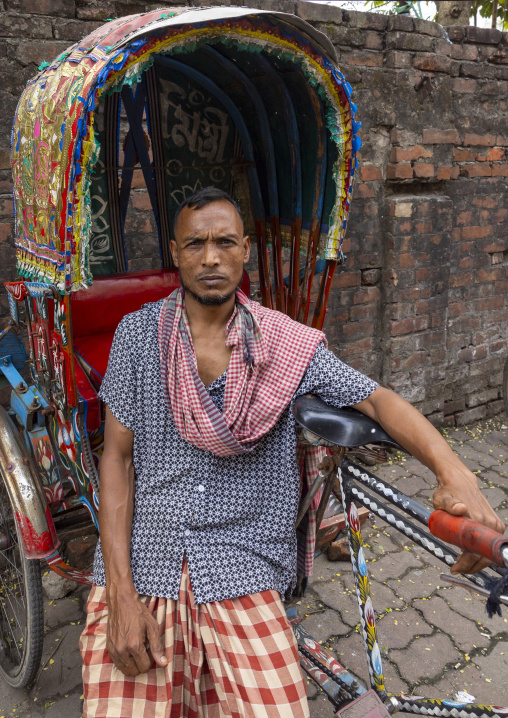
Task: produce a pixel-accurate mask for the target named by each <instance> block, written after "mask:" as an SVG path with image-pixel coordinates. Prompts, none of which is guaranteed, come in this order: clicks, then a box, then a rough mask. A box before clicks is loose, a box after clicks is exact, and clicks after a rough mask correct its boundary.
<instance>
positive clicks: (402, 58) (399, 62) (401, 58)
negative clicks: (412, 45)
mask: <svg viewBox="0 0 508 718" xmlns="http://www.w3.org/2000/svg"><path fill="white" fill-rule="evenodd" d="M385 58H386V59H385V67H390V68H394V69H401V68H407V67H412V66H413V56H412V54H411V53H410V52H403V51H402V50H388V52H387V53H386V55H385Z"/></svg>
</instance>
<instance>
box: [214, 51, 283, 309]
mask: <svg viewBox="0 0 508 718" xmlns="http://www.w3.org/2000/svg"><path fill="white" fill-rule="evenodd" d="M203 49H204V51H205V52H206V53H207V54H208V55H209V56H210V57H213V58H214V59H215V60H216V61H217V62H219V63H220V64H221V65H222V66H223V67H224V69H226V70H227V71H228V72H229V73H230V74H232V75H233V77H235V79H236V80H237V81H238V82H239V83H240V84H241V85H242V86H243V87H244V88H245V89H246V91H247V92H248V94H249V95H250V99H251V100H252V103H253V104H254V107H255V110H256V113H257V118H258V122H259V124H260V127H261V131H262V134H263V143H262V149H263V153H264V155H265V163H266V173H267V179H268V202H269V211H270V227H271V233H272V249H273V268H274V274H275V306H276V308H277V309H278V310H279V311H284V310H285V305H286V302H285V296H284V282H283V276H282V241H281V236H280V215H279V191H278V185H277V168H276V164H275V148H274V144H273V137H272V132H271V129H270V123H269V120H268V115H267V113H266V109H265V106H264V103H263V100H262V98H261V95H260V94H259V92H258V90H257V88H256V86H255V85H254V83H253V82H252V80H250V79H249V78H248V77H247V75H245V73H244V72H242V70H240V69H239V68H238V67H237V66H236V65H235V64H234V63H233V62H231V60H229V59H228V58H226V57H224V56H223V55H222V54H221V53H220V52H218V51H217V50H215V49H214V48H212V47H209V46H207V47H206V48H203ZM270 68H271V65H270Z"/></svg>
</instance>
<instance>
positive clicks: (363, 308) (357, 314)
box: [349, 304, 379, 322]
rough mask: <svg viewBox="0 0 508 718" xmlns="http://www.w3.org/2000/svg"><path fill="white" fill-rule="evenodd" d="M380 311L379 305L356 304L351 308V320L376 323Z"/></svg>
mask: <svg viewBox="0 0 508 718" xmlns="http://www.w3.org/2000/svg"><path fill="white" fill-rule="evenodd" d="M378 311H379V308H378V305H377V304H356V305H355V306H354V307H351V310H350V312H349V318H350V321H352V322H358V321H364V322H366V321H374V320H375V319H376V318H377V314H378Z"/></svg>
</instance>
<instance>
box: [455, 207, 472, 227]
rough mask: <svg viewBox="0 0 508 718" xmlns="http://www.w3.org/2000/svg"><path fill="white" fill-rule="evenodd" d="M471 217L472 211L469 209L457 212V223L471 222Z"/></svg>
mask: <svg viewBox="0 0 508 718" xmlns="http://www.w3.org/2000/svg"><path fill="white" fill-rule="evenodd" d="M472 219H473V213H472V212H471V211H470V210H469V211H467V212H459V213H458V215H457V219H456V222H457V224H471V221H472Z"/></svg>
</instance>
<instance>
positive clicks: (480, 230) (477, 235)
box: [462, 224, 492, 239]
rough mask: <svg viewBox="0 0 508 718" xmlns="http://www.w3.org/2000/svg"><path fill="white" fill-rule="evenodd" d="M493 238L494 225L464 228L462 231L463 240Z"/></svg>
mask: <svg viewBox="0 0 508 718" xmlns="http://www.w3.org/2000/svg"><path fill="white" fill-rule="evenodd" d="M491 236H492V225H491V224H489V225H487V226H486V227H474V226H473V227H464V229H463V230H462V237H463V239H483V237H491Z"/></svg>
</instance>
